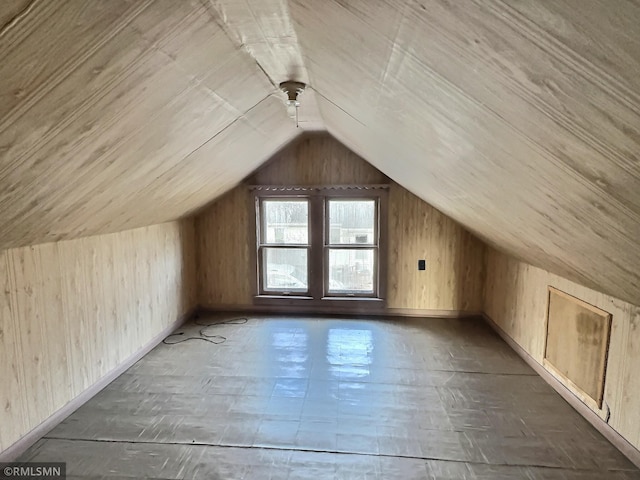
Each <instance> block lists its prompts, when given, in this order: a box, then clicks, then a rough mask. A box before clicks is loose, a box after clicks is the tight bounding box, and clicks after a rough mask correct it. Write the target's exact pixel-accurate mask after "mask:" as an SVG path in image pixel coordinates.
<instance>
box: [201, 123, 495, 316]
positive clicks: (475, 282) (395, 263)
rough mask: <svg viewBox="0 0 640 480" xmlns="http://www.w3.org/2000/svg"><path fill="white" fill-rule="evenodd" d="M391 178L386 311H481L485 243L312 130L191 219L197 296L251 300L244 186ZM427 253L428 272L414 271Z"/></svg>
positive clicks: (210, 301) (205, 300) (240, 302)
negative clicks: (193, 222)
mask: <svg viewBox="0 0 640 480" xmlns="http://www.w3.org/2000/svg"><path fill="white" fill-rule="evenodd" d="M375 183H389V184H390V185H391V187H390V192H389V222H388V224H389V245H388V254H389V262H388V263H389V267H388V301H387V305H388V308H389V309H399V310H405V309H410V310H416V311H417V310H430V311H435V310H440V311H443V310H446V311H451V310H455V311H460V310H464V311H469V312H480V311H481V310H482V284H483V281H484V244H483V243H482V242H480V241H479V240H477V239H476V238H475V237H473V236H472V235H471V234H469V233H468V232H467V231H466V230H464V229H463V228H462V227H460V226H459V225H458V224H457V223H455V222H453V221H452V220H451V219H449V218H448V217H446V216H444V215H443V214H442V213H440V212H439V211H437V210H435V209H434V208H432V207H431V206H429V205H428V204H426V203H425V202H423V201H422V200H420V199H419V198H418V197H416V196H415V195H413V194H412V193H410V192H408V191H407V190H406V189H404V188H402V187H401V186H400V185H398V184H396V183H394V182H391V181H390V180H389V179H388V178H387V177H386V176H385V175H384V174H382V173H381V172H380V171H379V170H377V169H376V168H374V167H373V166H371V165H370V164H369V163H367V162H366V161H364V160H363V159H361V158H360V157H358V156H357V155H356V154H355V153H353V152H351V151H350V150H348V149H347V148H346V147H344V146H343V145H342V144H340V143H339V142H337V141H336V140H334V139H333V138H332V137H331V136H329V135H326V134H323V135H320V134H318V135H310V136H307V137H305V138H303V139H301V140H299V141H298V142H296V143H294V144H293V145H291V146H290V147H287V148H286V149H284V150H283V151H281V152H279V153H278V154H276V155H275V156H274V158H272V159H271V160H270V161H269V162H268V164H266V165H265V166H264V167H263V168H262V169H260V170H259V171H257V172H256V173H254V174H253V175H251V176H250V177H249V178H247V179H246V180H245V182H244V183H243V184H242V185H240V186H238V187H236V188H235V189H234V190H232V191H231V192H229V193H228V194H226V195H225V196H224V197H223V198H221V199H220V200H218V201H216V202H215V203H214V204H212V205H211V206H209V207H208V208H206V209H205V210H203V211H202V212H201V213H200V215H198V217H197V218H196V232H197V242H198V261H197V263H198V266H199V270H198V279H199V281H198V286H199V302H200V304H201V305H202V306H204V307H213V308H215V307H218V308H220V307H225V308H229V307H233V306H237V307H242V306H247V305H251V304H252V286H251V279H252V278H253V277H254V275H255V274H254V273H253V272H254V271H253V270H252V265H251V264H250V261H249V257H250V256H249V248H250V245H249V240H248V232H249V231H250V230H249V229H250V228H253V227H252V226H251V222H252V213H251V208H252V205H251V201H250V198H249V192H248V189H247V187H246V186H247V185H253V184H268V185H286V184H289V185H320V184H375ZM419 259H426V261H427V270H426V271H418V260H419Z"/></svg>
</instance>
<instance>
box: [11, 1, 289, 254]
mask: <svg viewBox="0 0 640 480" xmlns="http://www.w3.org/2000/svg"><path fill="white" fill-rule="evenodd" d="M223 27H224V25H223V24H222V23H221V21H220V18H219V17H218V16H217V14H216V12H215V11H213V10H211V9H210V8H208V5H207V4H206V3H204V4H203V3H202V2H197V1H184V0H180V1H175V0H157V1H150V0H108V1H98V0H56V1H38V0H34V1H30V2H29V1H16V0H11V1H10V2H3V3H2V6H1V7H0V224H1V225H2V228H0V249H1V248H7V247H14V246H20V245H29V244H35V243H42V242H46V241H53V240H59V239H63V238H71V237H77V236H82V235H90V234H97V233H105V232H111V231H117V230H123V229H127V228H133V227H138V226H142V225H149V224H154V223H160V222H164V221H168V220H172V219H175V218H178V217H181V216H183V215H185V214H188V213H189V212H191V211H193V210H195V209H197V208H199V207H201V206H202V205H203V204H205V203H207V202H209V201H210V200H211V199H212V198H214V197H215V196H217V195H219V194H221V193H223V192H224V191H226V190H227V189H229V188H231V187H233V186H234V185H235V184H237V183H238V182H239V181H240V180H241V179H242V178H243V177H244V176H245V175H247V173H249V172H251V171H252V170H253V169H255V168H256V167H257V166H258V165H259V164H260V163H262V162H263V161H264V160H265V159H266V158H267V157H269V155H270V154H271V153H272V152H273V151H274V150H277V149H278V148H280V147H281V146H282V145H283V144H286V143H288V142H289V141H290V140H291V139H293V138H294V137H295V136H296V135H297V134H298V132H299V130H297V129H296V128H295V125H294V124H293V123H292V122H291V121H289V119H288V118H287V116H286V109H285V108H284V105H283V102H282V98H281V95H282V94H281V93H279V90H278V88H277V86H275V85H273V84H272V83H271V81H270V79H269V78H268V77H267V76H265V74H264V72H263V71H262V70H261V68H260V65H258V64H257V63H256V61H255V59H254V58H253V57H252V56H251V55H250V54H249V53H248V52H247V50H246V49H245V48H242V47H241V46H240V44H239V43H237V41H236V40H235V39H234V38H232V37H231V36H230V35H229V33H228V32H227V31H226V30H225V28H223Z"/></svg>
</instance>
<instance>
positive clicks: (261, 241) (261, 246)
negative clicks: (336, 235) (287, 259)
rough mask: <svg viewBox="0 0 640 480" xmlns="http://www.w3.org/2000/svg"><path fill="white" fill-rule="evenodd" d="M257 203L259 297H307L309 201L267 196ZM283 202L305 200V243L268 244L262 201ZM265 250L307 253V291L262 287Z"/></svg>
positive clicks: (309, 242)
mask: <svg viewBox="0 0 640 480" xmlns="http://www.w3.org/2000/svg"><path fill="white" fill-rule="evenodd" d="M256 198H257V201H256V204H255V209H256V212H260V215H258V218H257V220H256V240H257V249H256V255H257V256H256V259H257V262H258V265H257V271H258V272H259V273H258V292H259V295H266V296H268V295H279V296H302V297H306V296H308V295H309V280H308V279H309V275H310V274H311V272H310V268H309V259H310V258H311V241H310V240H311V203H312V202H311V199H310V198H309V196H308V195H287V196H281V195H267V196H259V197H256ZM265 199H267V200H269V201H271V200H275V201H278V200H283V201H295V200H305V201H306V202H307V243H306V244H302V243H268V242H267V240H266V238H265V235H264V231H263V230H264V228H263V224H262V218H263V217H264V200H265ZM267 248H273V249H285V248H287V249H299V250H306V251H307V290H306V291H304V292H302V291H299V290H286V289H285V290H275V289H270V290H269V289H267V288H266V287H265V285H264V280H265V275H264V272H263V271H262V270H261V267H262V266H263V265H264V263H263V262H264V251H265V249H267Z"/></svg>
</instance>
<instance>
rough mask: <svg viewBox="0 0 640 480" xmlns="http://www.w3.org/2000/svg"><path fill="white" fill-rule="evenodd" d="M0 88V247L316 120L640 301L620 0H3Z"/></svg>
mask: <svg viewBox="0 0 640 480" xmlns="http://www.w3.org/2000/svg"><path fill="white" fill-rule="evenodd" d="M289 79H293V80H298V81H303V82H305V83H307V84H308V85H309V87H308V88H307V91H306V92H305V93H304V95H303V96H302V97H301V102H302V105H301V108H300V127H301V128H300V129H296V127H295V124H294V123H293V122H292V121H291V120H290V119H289V118H288V117H287V114H286V110H285V107H284V104H283V96H282V94H281V93H280V92H279V89H278V87H277V85H278V84H279V83H280V82H282V81H284V80H289ZM0 95H1V101H0V222H1V224H2V228H1V229H0V248H8V247H13V246H19V245H28V244H34V243H41V242H46V241H52V240H59V239H64V238H72V237H77V236H82V235H90V234H96V233H105V232H111V231H117V230H122V229H126V228H133V227H138V226H142V225H148V224H153V223H159V222H163V221H167V220H172V219H175V218H179V217H183V216H185V215H189V214H190V213H192V212H194V211H196V210H197V209H198V208H200V207H202V206H203V205H205V204H206V203H208V202H210V201H212V200H213V199H215V198H216V197H217V196H219V195H221V194H222V193H224V192H225V191H227V190H228V189H230V188H231V187H233V186H234V185H236V184H237V183H238V182H239V181H240V180H241V179H242V178H243V177H245V176H246V175H247V174H249V173H250V172H252V171H253V170H254V169H255V168H257V167H258V166H259V165H260V164H261V163H262V162H264V161H265V160H266V159H267V158H268V157H269V156H271V154H273V153H274V152H275V151H276V150H277V149H279V148H280V147H282V146H283V145H285V144H287V143H288V142H290V141H291V140H292V139H294V138H295V137H296V136H298V135H299V134H300V132H301V131H306V130H327V131H328V132H329V133H331V134H332V135H333V136H335V137H336V138H337V139H338V140H340V141H341V142H343V143H344V144H345V145H346V146H347V147H349V148H351V149H352V150H353V151H354V152H356V153H358V154H359V155H361V156H362V157H364V158H365V159H367V160H368V161H370V162H371V163H372V164H373V165H374V166H376V167H377V168H379V169H380V170H381V171H382V172H384V173H385V174H387V175H388V176H389V177H391V178H392V179H394V180H395V181H397V182H399V183H400V184H402V185H403V186H405V187H406V188H408V189H409V190H411V191H412V192H414V193H415V194H417V195H418V196H420V197H422V198H423V199H424V200H426V201H427V202H429V203H431V204H432V205H434V206H435V207H437V208H438V209H440V210H441V211H443V212H444V213H446V214H447V215H449V216H451V217H452V218H454V219H455V220H457V221H459V222H460V223H462V224H463V225H465V226H466V227H467V228H468V229H470V230H471V231H472V232H474V233H475V234H477V235H478V236H479V237H480V238H482V239H483V240H485V241H487V242H488V243H489V244H491V245H494V246H496V247H498V248H500V249H501V250H503V251H506V252H508V253H510V254H512V255H515V256H517V257H519V258H522V259H524V260H526V261H528V262H529V263H532V264H534V265H537V266H540V267H543V268H546V269H548V270H551V271H553V272H555V273H558V274H560V275H564V276H566V277H568V278H570V279H573V280H575V281H578V282H579V283H582V284H585V285H587V286H590V287H594V288H596V289H598V290H601V291H603V292H605V293H609V294H612V295H614V296H617V297H620V298H622V299H625V300H628V301H631V302H632V303H635V304H640V240H639V239H640V3H639V2H637V1H636V0H612V1H609V2H603V1H601V0H455V1H453V0H289V1H287V0H200V1H197V0H190V1H187V0H184V1H176V0H56V1H50V0H4V1H3V3H2V8H1V9H0Z"/></svg>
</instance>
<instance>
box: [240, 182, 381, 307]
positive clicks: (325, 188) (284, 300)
mask: <svg viewBox="0 0 640 480" xmlns="http://www.w3.org/2000/svg"><path fill="white" fill-rule="evenodd" d="M388 188H389V186H388V185H380V184H377V185H313V186H275V185H252V186H249V189H250V190H251V199H252V201H251V205H252V209H251V210H252V212H253V216H254V225H255V228H253V229H252V230H253V231H252V232H251V233H250V235H249V238H250V241H251V248H250V251H251V253H252V258H251V260H250V261H252V262H253V265H254V267H255V268H254V271H255V278H254V280H253V281H252V284H253V294H254V296H253V298H254V304H255V305H263V306H274V307H277V306H300V307H305V308H307V309H313V310H317V311H338V310H340V311H345V310H354V311H358V312H364V311H369V310H370V311H379V310H380V309H383V308H384V307H385V306H386V290H387V289H386V287H387V285H386V283H387V249H386V245H387V200H388V199H387V197H388ZM271 198H273V199H282V200H287V199H291V200H294V199H295V198H306V199H308V200H309V230H310V236H309V244H308V252H309V253H308V256H307V270H308V271H307V285H308V291H307V292H305V293H300V294H298V293H294V292H274V291H265V290H264V288H263V285H262V282H263V279H262V276H263V275H262V268H261V265H262V264H261V263H260V262H262V253H261V252H262V251H263V250H264V248H265V247H267V248H268V246H267V245H265V244H264V242H262V238H261V236H262V233H261V230H262V225H261V222H262V219H261V210H260V209H261V208H262V201H263V200H264V199H271ZM340 199H353V200H358V199H363V200H364V199H367V200H375V201H376V213H377V218H376V223H375V228H374V235H375V241H376V242H377V244H376V243H374V244H366V245H365V244H362V245H361V244H339V245H332V244H330V243H329V238H328V235H329V232H328V227H327V225H326V223H327V219H328V215H329V213H328V202H329V201H330V200H340ZM300 247H304V246H303V245H300ZM332 248H339V249H347V250H349V249H353V250H356V249H360V248H364V249H374V250H376V254H375V255H374V257H375V260H374V263H375V271H374V272H373V274H374V286H373V290H374V292H373V294H370V293H358V292H353V293H340V292H329V285H328V282H329V275H326V274H325V272H327V271H328V262H329V251H330V249H332ZM314 278H315V279H317V278H321V279H322V280H321V281H317V280H316V281H314V280H313V279H314Z"/></svg>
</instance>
